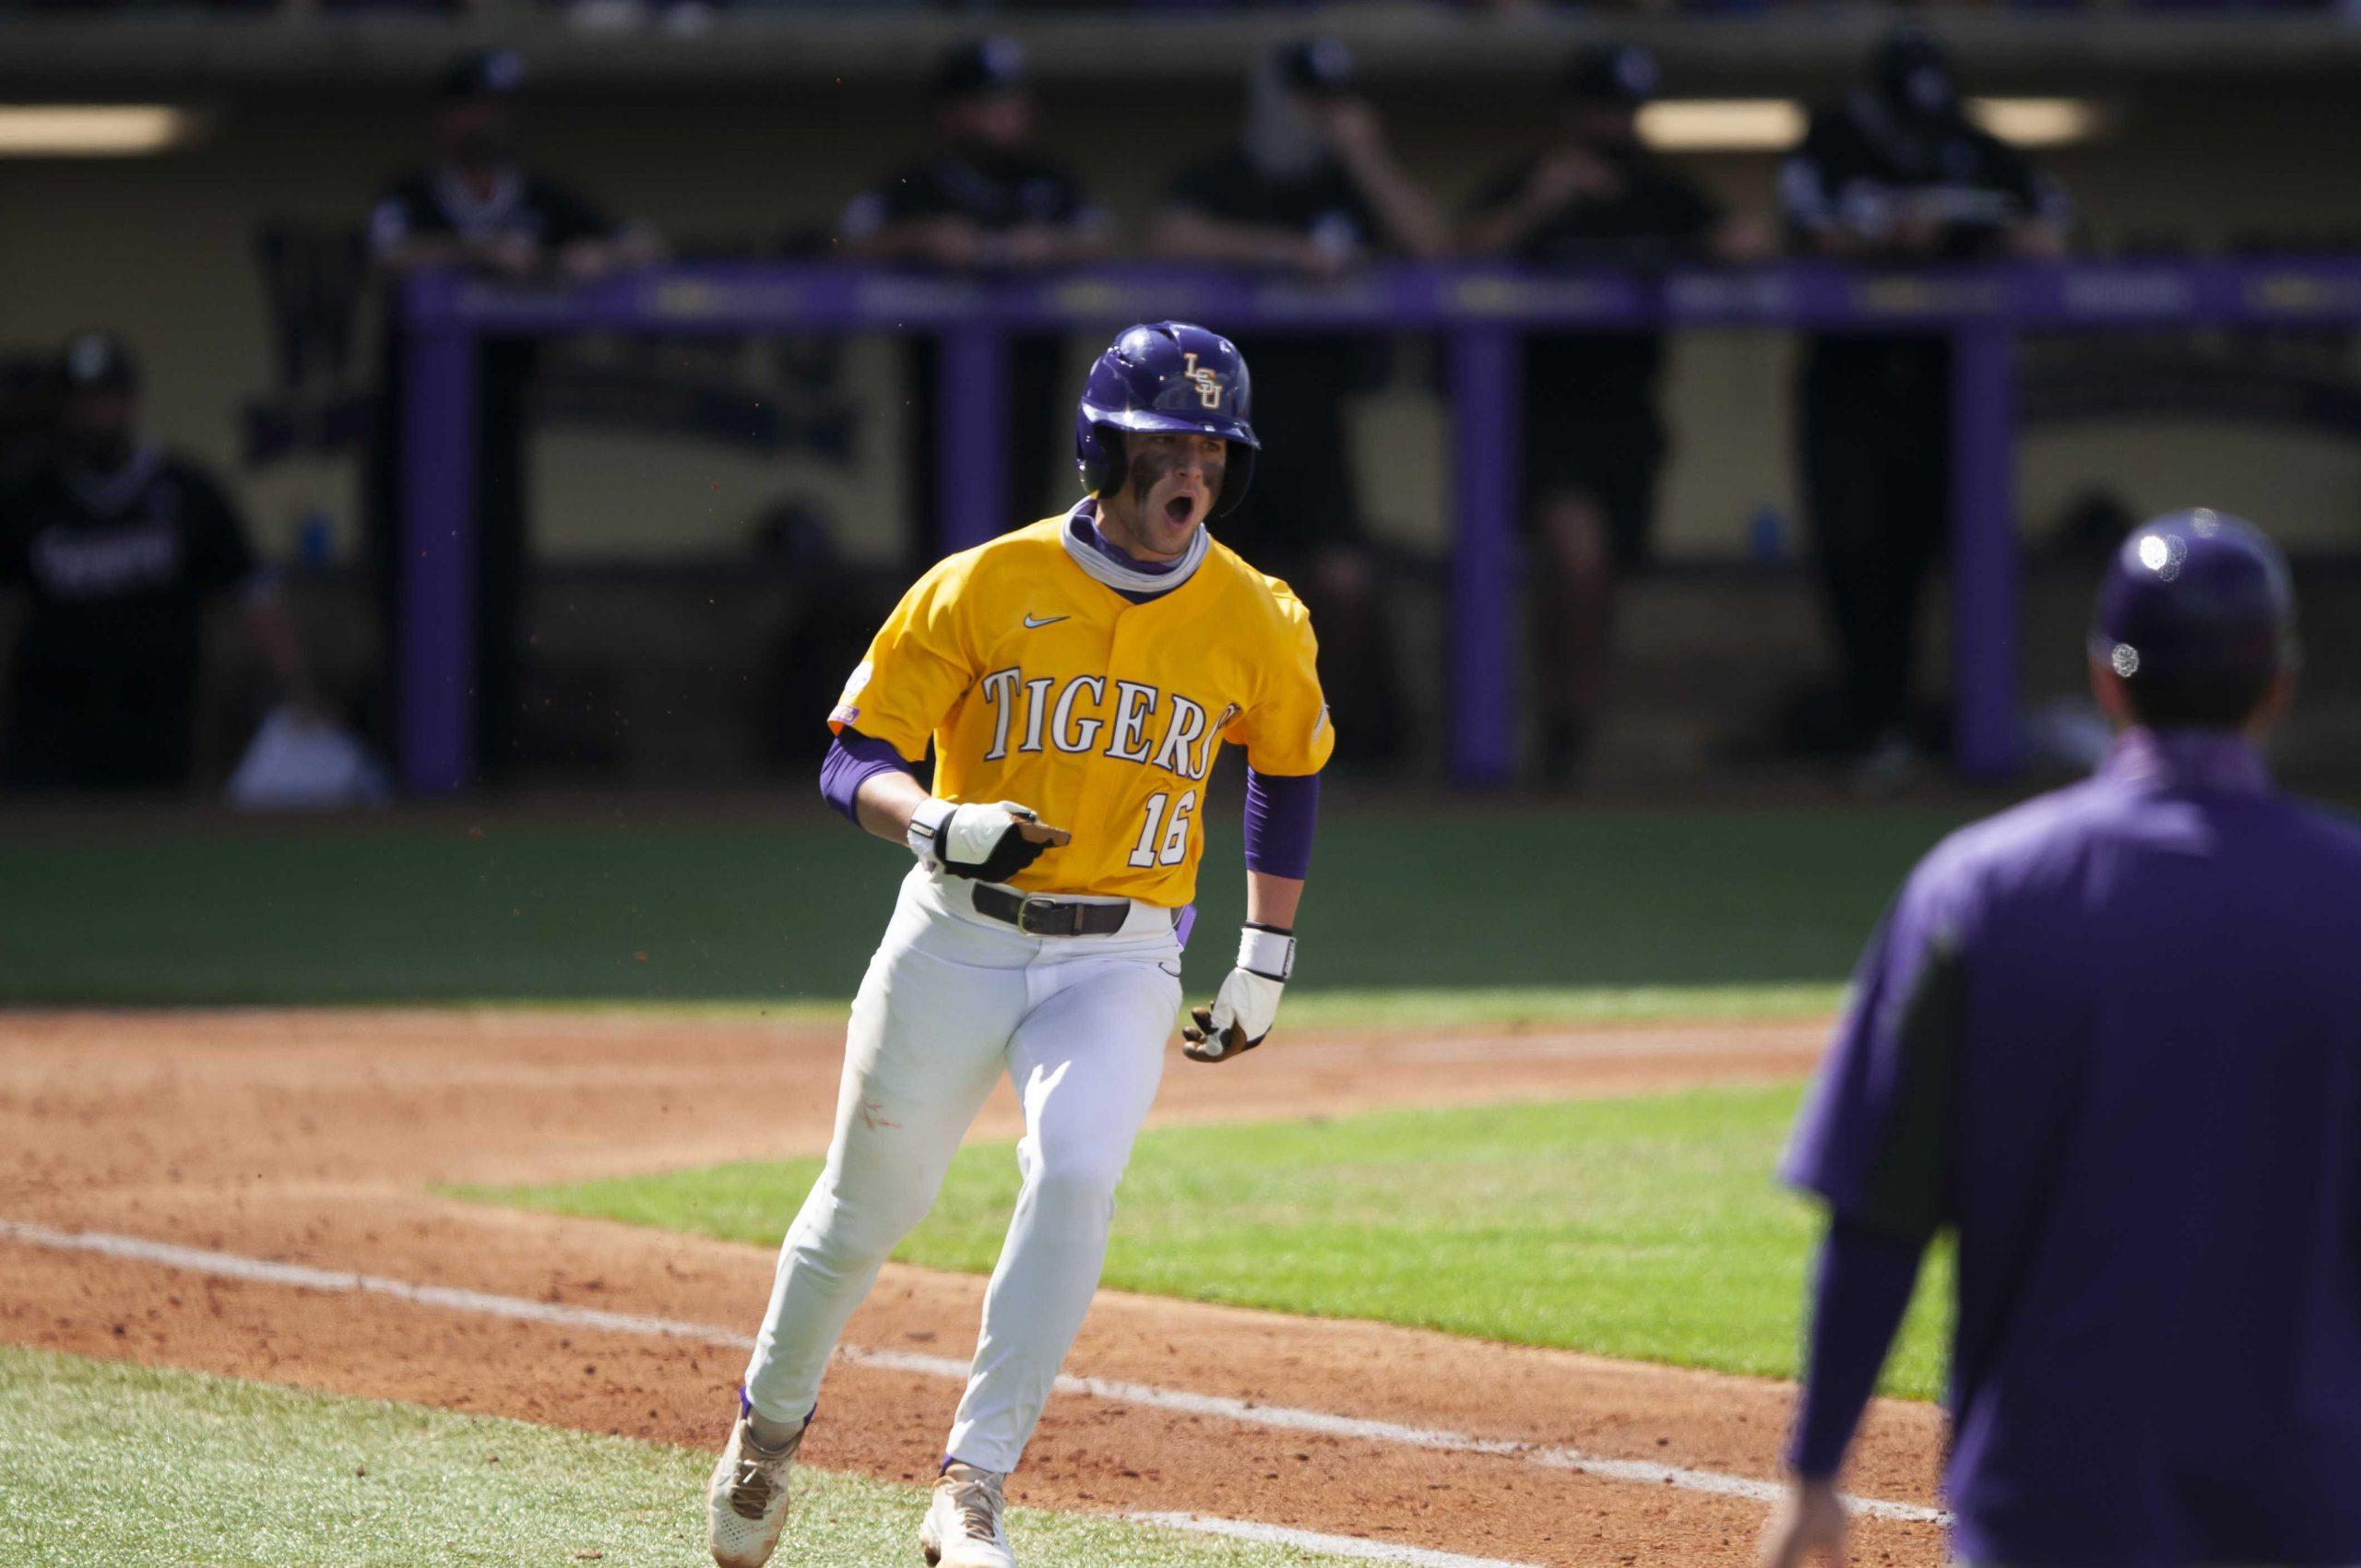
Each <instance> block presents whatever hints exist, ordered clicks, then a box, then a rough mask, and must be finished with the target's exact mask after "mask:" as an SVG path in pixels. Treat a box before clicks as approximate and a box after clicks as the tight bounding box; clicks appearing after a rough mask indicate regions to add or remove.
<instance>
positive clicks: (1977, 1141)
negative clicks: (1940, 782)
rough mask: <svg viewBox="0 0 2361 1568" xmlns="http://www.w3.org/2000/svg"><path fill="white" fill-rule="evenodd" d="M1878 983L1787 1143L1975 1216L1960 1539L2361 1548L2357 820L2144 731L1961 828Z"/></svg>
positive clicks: (1858, 1209) (1958, 1326) (1967, 1550)
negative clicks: (2055, 783) (2085, 770)
mask: <svg viewBox="0 0 2361 1568" xmlns="http://www.w3.org/2000/svg"><path fill="white" fill-rule="evenodd" d="M1855 981H1856V983H1855V991H1854V1000H1853V1004H1852V1007H1851V1010H1850V1012H1849V1014H1848V1016H1846V1018H1845V1022H1844V1023H1843V1025H1842V1026H1841V1028H1839V1031H1838V1033H1837V1037H1836V1039H1835V1042H1834V1045H1833V1048H1832V1051H1831V1054H1830V1056H1829V1059H1828V1061H1827V1063H1825V1064H1824V1065H1823V1067H1822V1068H1821V1076H1820V1081H1819V1084H1818V1087H1817V1088H1816V1089H1815V1091H1814V1094H1813V1097H1812V1099H1811V1102H1810V1104H1809V1106H1808V1108H1807V1109H1806V1111H1804V1114H1803V1117H1802V1119H1801V1121H1800V1122H1799V1123H1798V1124H1797V1129H1796V1134H1795V1140H1794V1144H1793V1146H1792V1148H1791V1149H1790V1151H1789V1154H1788V1157H1787V1160H1786V1166H1785V1170H1784V1174H1785V1175H1786V1179H1787V1180H1789V1181H1790V1182H1795V1183H1796V1184H1797V1185H1799V1186H1802V1187H1805V1188H1807V1189H1809V1190H1810V1191H1812V1192H1814V1193H1817V1194H1820V1195H1821V1196H1822V1197H1823V1198H1825V1199H1826V1200H1827V1201H1828V1203H1829V1205H1830V1206H1831V1207H1832V1209H1833V1212H1834V1214H1835V1216H1836V1217H1837V1218H1838V1220H1839V1222H1840V1223H1841V1224H1844V1225H1846V1226H1857V1227H1863V1228H1867V1229H1870V1230H1874V1231H1877V1232H1880V1233H1883V1234H1885V1235H1887V1236H1891V1237H1893V1238H1896V1239H1900V1240H1903V1241H1910V1242H1914V1243H1923V1241H1925V1240H1926V1239H1927V1238H1928V1236H1930V1235H1931V1234H1932V1233H1933V1232H1934V1231H1935V1230H1936V1229H1939V1228H1941V1227H1945V1226H1949V1227H1952V1228H1955V1229H1956V1232H1957V1238H1958V1245H1959V1276H1958V1301H1957V1313H1956V1318H1955V1322H1954V1324H1953V1336H1952V1387H1951V1395H1950V1400H1949V1403H1950V1406H1951V1410H1952V1427H1953V1431H1952V1439H1953V1440H1952V1453H1951V1457H1950V1463H1949V1466H1948V1467H1947V1471H1946V1484H1945V1491H1946V1494H1947V1495H1948V1497H1949V1498H1950V1500H1951V1502H1952V1506H1953V1508H1954V1509H1955V1510H1956V1511H1957V1515H1958V1525H1957V1538H1956V1547H1957V1550H1959V1552H1960V1553H1961V1554H1962V1555H1963V1556H1964V1557H1966V1558H1969V1559H1971V1560H1975V1561H1991V1562H2007V1563H2010V1564H2011V1565H2012V1568H2017V1565H2024V1568H2045V1565H2052V1564H2068V1563H2071V1564H2075V1565H2077V1568H2098V1565H2105V1568H2179V1565H2182V1564H2191V1563H2208V1562H2267V1563H2278V1564H2314V1563H2348V1562H2361V829H2356V828H2355V826H2354V825H2352V824H2351V823H2348V822H2345V821H2343V820H2342V819H2339V818H2335V817H2331V816H2330V815H2328V814H2324V813H2320V812H2318V811H2315V810H2313V809H2311V808H2308V807H2307V806H2304V805H2301V804H2299V803H2297V802H2293V801H2290V800H2287V799H2285V798H2283V797H2281V796H2278V795H2276V794H2274V793H2272V790H2271V788H2270V785H2269V782H2268V779H2267V778H2266V777H2265V774H2264V771H2263V767H2262V764H2261V761H2260V758H2259V757H2258V756H2257V755H2256V754H2255V753H2254V752H2253V751H2252V750H2251V749H2249V748H2248V746H2247V745H2245V744H2244V743H2243V742H2239V741H2238V740H2236V738H2234V737H2232V736H2229V735H2226V734H2218V733H2201V732H2196V731H2186V732H2177V733H2171V734H2165V735H2157V734H2152V733H2148V732H2145V731H2133V732H2131V733H2130V734H2128V735H2126V736H2125V737H2124V738H2123V739H2122V740H2121V741H2119V742H2118V743H2117V746H2116V748H2115V750H2114V752H2113V753H2112V754H2110V755H2109V757H2108V758H2107V760H2106V764H2105V765H2104V766H2102V767H2101V768H2100V770H2099V772H2098V774H2097V775H2096V777H2094V778H2092V779H2090V780H2089V781H2087V782H2085V783H2083V784H2081V785H2078V786H2075V787H2074V788H2071V789H2068V790H2059V791H2058V792H2057V793H2055V794H2051V795H2046V796H2043V797H2041V798H2040V799H2037V800H2035V801H2032V802H2027V803H2026V804H2024V805H2023V806H2020V807H2018V808H2017V809H2015V810H2013V811H2010V812H2007V813H2004V814H2001V815H1999V816H1997V817H1994V818H1992V819H1990V820H1989V821H1987V822H1983V823H1979V824H1977V825H1976V826H1973V827H1969V828H1967V829H1965V830H1964V831H1962V832H1960V833H1958V834H1955V835H1953V836H1952V837H1951V838H1949V839H1947V840H1946V841H1945V842H1944V843H1943V844H1942V845H1940V847H1938V848H1937V849H1936V850H1935V851H1934V852H1933V853H1932V854H1931V855H1929V856H1928V858H1927V859H1926V861H1924V862H1922V863H1921V864H1920V865H1919V867H1918V869H1917V870H1916V872H1915V873H1913V874H1912V875H1911V877H1910V880H1909V882H1908V884H1907V885H1905V886H1904V889H1903V892H1902V895H1901V897H1900V898H1899V899H1898V900H1897V901H1896V903H1895V904H1894V907H1893V908H1892V910H1890V911H1889V912H1888V914H1887V916H1886V919H1885V921H1884V923H1883V924H1882V926H1881V927H1880V930H1879V932H1878V933H1877V935H1876V936H1875V937H1874V938H1873V939H1872V941H1871V943H1870V945H1869V952H1868V953H1867V954H1866V955H1865V956H1864V957H1863V959H1862V963H1861V968H1860V970H1859V972H1858V973H1857V976H1856V977H1855ZM1815 1375H1817V1374H1815Z"/></svg>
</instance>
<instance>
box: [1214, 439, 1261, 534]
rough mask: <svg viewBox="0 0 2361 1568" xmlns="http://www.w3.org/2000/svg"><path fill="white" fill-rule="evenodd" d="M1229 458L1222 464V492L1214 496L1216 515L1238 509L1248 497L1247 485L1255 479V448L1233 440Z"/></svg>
mask: <svg viewBox="0 0 2361 1568" xmlns="http://www.w3.org/2000/svg"><path fill="white" fill-rule="evenodd" d="M1225 445H1228V447H1229V460H1228V462H1226V463H1224V464H1223V465H1222V470H1221V493H1220V494H1219V495H1216V496H1215V497H1214V516H1215V517H1228V516H1229V515H1230V514H1231V513H1232V512H1235V511H1237V510H1238V504H1239V503H1240V502H1241V501H1243V500H1245V499H1246V487H1247V486H1248V485H1249V484H1252V482H1253V481H1254V448H1253V447H1252V446H1249V445H1246V443H1244V442H1243V441H1231V442H1228V443H1226V444H1225Z"/></svg>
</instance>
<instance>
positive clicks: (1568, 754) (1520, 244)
mask: <svg viewBox="0 0 2361 1568" xmlns="http://www.w3.org/2000/svg"><path fill="white" fill-rule="evenodd" d="M1657 81H1658V73H1657V69H1656V62H1655V57H1654V56H1653V55H1651V54H1649V53H1648V52H1647V51H1645V50H1643V49H1636V48H1631V47H1629V46H1623V45H1610V46H1604V47H1600V48H1595V49H1587V50H1584V52H1582V53H1579V54H1577V55H1576V56H1575V57H1574V58H1573V60H1572V62H1571V63H1570V64H1569V65H1568V66H1567V69H1566V71H1565V74H1564V76H1563V77H1562V78H1561V84H1560V90H1559V96H1558V102H1557V106H1556V107H1557V135H1556V137H1555V138H1554V139H1553V140H1552V141H1551V143H1550V144H1549V146H1548V147H1547V148H1544V149H1543V150H1541V151H1540V152H1538V153H1536V154H1534V155H1532V156H1530V157H1527V158H1524V159H1521V160H1518V161H1517V162H1516V163H1514V164H1512V165H1511V166H1510V167H1508V168H1507V169H1505V170H1502V171H1501V172H1500V173H1499V174H1498V175H1497V176H1495V177H1494V178H1493V180H1492V181H1491V182H1490V183H1489V184H1488V185H1486V186H1485V187H1484V188H1483V190H1482V192H1481V194H1480V195H1479V196H1477V199H1476V201H1475V203H1474V206H1473V209H1472V211H1471V213H1470V215H1469V217H1468V218H1467V220H1466V221H1465V226H1464V228H1463V230H1462V235H1461V239H1462V244H1463V245H1464V247H1465V250H1466V251H1467V252H1468V253H1469V254H1471V255H1489V256H1506V257H1513V258H1514V259H1516V260H1518V261H1522V262H1525V263H1527V264H1529V265H1532V266H1536V267H1631V268H1640V269H1653V268H1661V267H1669V266H1672V265H1675V264H1677V263H1693V262H1698V261H1726V262H1735V261H1744V260H1752V259H1759V258H1761V257H1762V256H1765V255H1769V254H1770V251H1771V247H1772V242H1771V235H1770V232H1769V231H1768V229H1767V227H1766V226H1765V225H1764V224H1762V222H1761V221H1760V220H1746V219H1741V218H1736V217H1732V216H1730V215H1728V214H1726V213H1725V212H1724V211H1723V210H1722V208H1720V207H1719V206H1718V205H1716V204H1715V203H1714V201H1713V200H1712V198H1710V197H1709V196H1706V195H1705V193H1704V192H1703V190H1701V189H1700V188H1699V187H1698V186H1697V185H1695V184H1692V183H1691V181H1689V180H1688V179H1686V178H1684V177H1682V176H1681V175H1680V174H1679V173H1677V172H1674V171H1673V170H1672V169H1671V168H1669V167H1667V165H1666V164H1664V163H1663V162H1662V161H1660V160H1657V159H1656V158H1655V156H1653V155H1652V154H1651V153H1649V152H1648V151H1647V150H1646V148H1643V146H1642V145H1641V141H1640V136H1639V113H1640V110H1641V108H1642V106H1643V105H1644V104H1645V103H1646V102H1647V101H1648V100H1650V99H1651V98H1653V97H1655V93H1656V87H1657ZM1664 351H1665V345H1664V337H1663V335H1662V334H1661V333H1657V332H1589V333H1582V334H1569V333H1537V334H1535V335H1534V336H1533V337H1531V338H1529V339H1526V341H1525V436H1524V449H1525V455H1524V461H1525V492H1526V498H1525V515H1526V518H1527V522H1528V525H1529V527H1530V529H1531V530H1532V535H1533V540H1534V543H1535V545H1536V547H1537V550H1538V559H1537V560H1536V563H1535V568H1536V569H1535V570H1534V572H1533V574H1532V585H1533V594H1534V605H1533V630H1534V640H1535V645H1536V647H1535V653H1536V658H1537V659H1538V663H1539V669H1538V675H1539V679H1538V681H1537V682H1536V686H1537V688H1538V695H1539V697H1540V708H1541V721H1542V722H1541V737H1540V739H1541V744H1540V748H1539V753H1538V759H1539V764H1540V771H1541V774H1542V777H1543V778H1544V779H1545V781H1548V782H1553V783H1567V782H1572V780H1573V779H1574V778H1576V777H1577V776H1578V774H1579V772H1580V770H1581V767H1582V764H1583V761H1584V755H1585V754H1586V752H1587V750H1588V747H1589V742H1590V739H1591V735H1592V733H1593V731H1594V729H1595V726H1596V719H1597V715H1598V708H1599V695H1600V689H1601V685H1602V683H1603V680H1604V677H1605V674H1606V669H1607V661H1608V643H1609V636H1610V635H1611V632H1612V629H1613V624H1614V615H1615V599H1616V592H1615V590H1616V585H1617V582H1618V581H1619V579H1620V578H1621V577H1623V576H1626V575H1628V574H1630V573H1631V572H1633V571H1636V570H1639V569H1640V568H1642V567H1643V566H1645V565H1646V564H1647V561H1648V555H1649V533H1650V524H1651V523H1652V522H1653V520H1654V517H1655V497H1656V481H1657V478H1658V476H1659V475H1660V474H1661V473H1662V472H1663V469H1664V459H1665V455H1666V451H1667V442H1666V438H1665V429H1664V421H1663V419H1662V417H1661V416H1660V415H1659V414H1658V413H1657V411H1656V403H1657V390H1656V388H1657V382H1658V380H1659V379H1660V377H1661V374H1662V372H1663V369H1664Z"/></svg>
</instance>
